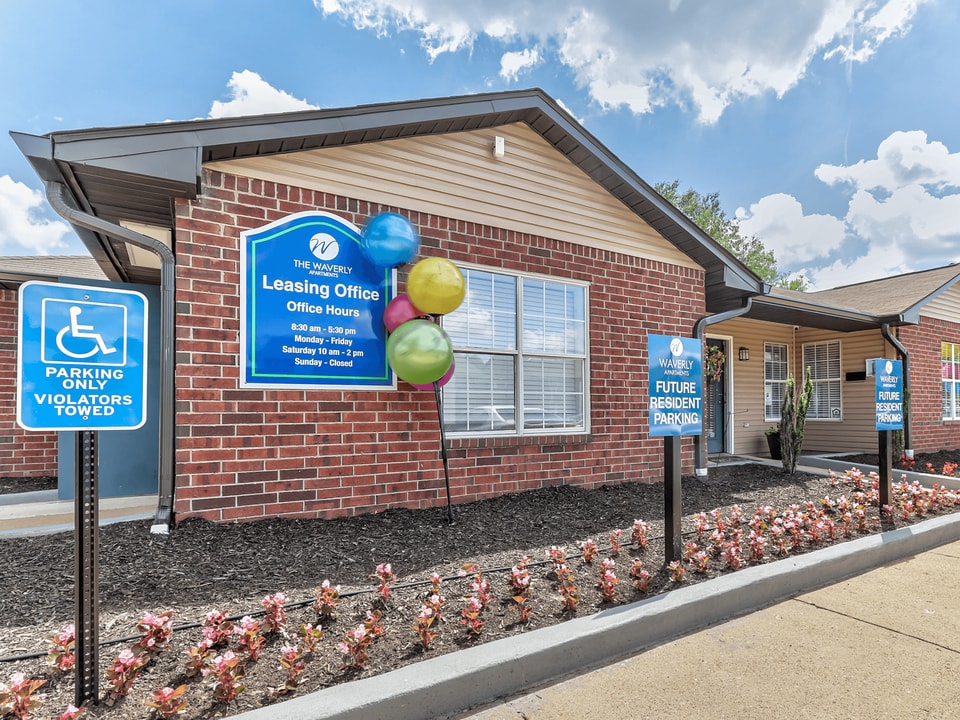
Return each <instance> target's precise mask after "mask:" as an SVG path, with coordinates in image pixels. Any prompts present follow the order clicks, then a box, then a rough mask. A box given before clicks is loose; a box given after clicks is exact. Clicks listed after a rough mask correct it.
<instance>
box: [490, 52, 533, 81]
mask: <svg viewBox="0 0 960 720" xmlns="http://www.w3.org/2000/svg"><path fill="white" fill-rule="evenodd" d="M538 62H540V52H539V51H538V50H537V49H536V48H527V49H526V50H521V51H520V52H507V53H504V54H503V57H501V58H500V77H502V78H503V79H504V80H506V81H507V82H515V81H516V80H517V78H518V77H519V75H520V73H521V72H522V71H524V70H527V69H529V68H532V67H533V66H534V65H536V64H537V63H538Z"/></svg>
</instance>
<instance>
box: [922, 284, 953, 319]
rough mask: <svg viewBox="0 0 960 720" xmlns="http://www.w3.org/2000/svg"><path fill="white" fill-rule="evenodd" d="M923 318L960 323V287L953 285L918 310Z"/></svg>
mask: <svg viewBox="0 0 960 720" xmlns="http://www.w3.org/2000/svg"><path fill="white" fill-rule="evenodd" d="M920 314H921V315H922V316H924V317H929V318H934V319H935V320H946V321H947V322H960V286H957V285H954V286H953V287H951V288H949V289H948V290H946V291H945V292H942V293H940V294H939V295H937V296H936V297H935V298H933V300H931V301H930V302H928V303H927V304H926V305H924V306H923V308H922V309H921V310H920Z"/></svg>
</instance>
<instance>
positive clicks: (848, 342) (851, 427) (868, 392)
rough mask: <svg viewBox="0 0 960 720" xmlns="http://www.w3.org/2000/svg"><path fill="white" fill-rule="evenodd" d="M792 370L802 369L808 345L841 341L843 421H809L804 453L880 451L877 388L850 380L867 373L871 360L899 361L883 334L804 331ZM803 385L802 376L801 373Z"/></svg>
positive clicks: (870, 381) (868, 380)
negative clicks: (849, 375) (877, 421)
mask: <svg viewBox="0 0 960 720" xmlns="http://www.w3.org/2000/svg"><path fill="white" fill-rule="evenodd" d="M796 338H797V339H796V344H795V346H794V349H793V350H794V352H793V358H792V359H793V360H794V361H795V362H794V364H793V365H792V367H797V368H799V367H800V363H801V362H802V361H803V345H804V344H805V343H815V342H827V341H830V340H839V341H840V397H841V403H842V413H843V414H842V420H840V421H839V422H837V421H835V420H812V419H809V418H808V419H807V423H806V426H805V428H804V434H803V449H804V450H805V451H808V452H814V451H819V452H845V451H848V450H850V451H866V452H876V450H877V429H876V428H877V426H876V388H875V385H874V380H873V378H870V377H868V378H866V379H865V380H852V381H848V380H847V379H846V374H847V373H848V372H863V371H864V369H865V368H866V360H867V358H876V357H896V355H895V353H894V352H893V351H892V349H891V348H889V346H888V345H887V343H886V342H885V341H884V339H883V336H882V335H881V334H880V331H879V330H867V331H864V332H858V333H846V334H844V333H833V332H829V331H825V330H811V329H804V328H801V329H800V330H798V331H797V335H796ZM797 375H798V377H797V379H798V381H799V373H797Z"/></svg>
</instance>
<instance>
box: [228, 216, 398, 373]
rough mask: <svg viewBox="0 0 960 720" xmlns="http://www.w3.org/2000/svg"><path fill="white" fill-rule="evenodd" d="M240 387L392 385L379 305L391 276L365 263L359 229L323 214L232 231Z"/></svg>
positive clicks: (387, 296) (389, 294) (390, 291)
mask: <svg viewBox="0 0 960 720" xmlns="http://www.w3.org/2000/svg"><path fill="white" fill-rule="evenodd" d="M240 271H241V281H240V336H241V342H240V354H241V377H240V382H241V385H242V386H244V387H263V388H271V387H273V388H281V387H282V388H305V389H323V388H327V389H353V390H358V389H370V390H375V389H392V388H393V387H395V381H394V375H393V372H392V371H391V369H390V365H389V363H388V362H387V351H386V329H385V328H384V326H383V312H384V310H385V309H386V307H387V303H388V302H390V300H391V299H392V298H393V296H394V294H395V288H396V273H395V271H394V270H392V269H384V268H381V267H377V266H375V265H373V264H372V263H370V262H369V261H368V260H367V258H366V256H365V255H364V254H363V250H362V248H361V244H360V231H359V230H358V229H357V228H356V227H355V226H354V225H353V224H351V223H349V222H347V221H346V220H344V219H343V218H340V217H337V216H335V215H331V214H329V213H324V212H305V213H298V214H296V215H291V216H289V217H286V218H283V219H281V220H278V221H276V222H273V223H270V224H269V225H266V226H264V227H262V228H258V229H256V230H251V231H247V232H243V233H241V253H240Z"/></svg>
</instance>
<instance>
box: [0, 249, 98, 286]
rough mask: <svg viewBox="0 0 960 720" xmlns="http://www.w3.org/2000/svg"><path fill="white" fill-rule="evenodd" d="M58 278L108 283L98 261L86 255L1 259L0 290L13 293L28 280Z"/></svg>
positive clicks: (13, 256) (11, 256) (25, 256)
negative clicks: (104, 281)
mask: <svg viewBox="0 0 960 720" xmlns="http://www.w3.org/2000/svg"><path fill="white" fill-rule="evenodd" d="M59 278H76V279H78V280H106V279H107V278H106V276H105V275H104V274H103V271H102V270H100V266H99V265H98V264H97V262H96V260H94V259H93V258H92V257H88V256H85V255H9V256H7V257H0V288H3V289H6V290H13V289H15V288H17V287H19V286H20V285H21V284H23V283H25V282H27V281H29V280H46V281H53V280H57V279H59Z"/></svg>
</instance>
